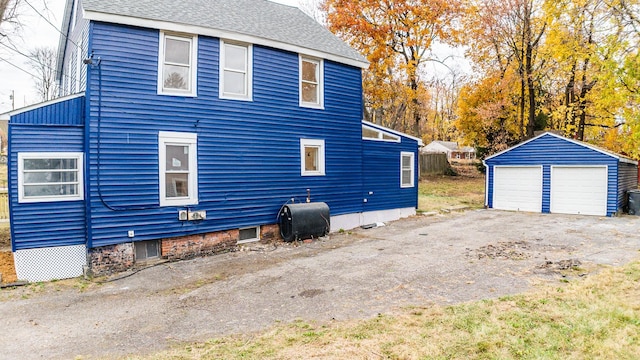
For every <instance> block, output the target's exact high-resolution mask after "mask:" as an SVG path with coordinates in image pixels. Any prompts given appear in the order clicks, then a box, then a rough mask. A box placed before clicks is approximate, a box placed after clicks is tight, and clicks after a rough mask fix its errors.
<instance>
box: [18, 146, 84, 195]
mask: <svg viewBox="0 0 640 360" xmlns="http://www.w3.org/2000/svg"><path fill="white" fill-rule="evenodd" d="M25 159H76V161H77V162H76V164H77V166H78V170H77V171H78V193H77V194H76V195H55V196H30V197H25V196H24V160H25ZM83 160H84V153H81V152H21V153H18V202H19V203H35V202H56V201H78V200H84V165H83V164H84V161H83Z"/></svg>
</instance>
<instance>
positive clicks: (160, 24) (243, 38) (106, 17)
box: [84, 11, 369, 69]
mask: <svg viewBox="0 0 640 360" xmlns="http://www.w3.org/2000/svg"><path fill="white" fill-rule="evenodd" d="M84 15H85V19H87V20H93V21H102V22H108V23H114V24H122V25H131V26H137V27H145V28H151V29H158V30H165V31H175V32H180V33H187V34H198V35H205V36H211V37H216V38H220V39H226V40H234V41H239V42H244V43H249V44H255V45H263V46H268V47H272V48H275V49H281V50H286V51H291V52H294V53H298V54H302V55H308V56H311V57H316V58H320V59H326V60H331V61H335V62H338V63H342V64H346V65H351V66H355V67H358V68H361V69H366V68H368V67H369V63H367V62H363V61H358V60H354V59H350V58H346V57H342V56H338V55H333V54H328V53H325V52H322V51H318V50H312V49H307V48H304V47H301V46H297V45H291V44H287V43H283V42H279V41H276V40H269V39H265V38H261V37H257V36H252V35H246V34H239V33H235V32H230V31H225V30H218V29H212V28H207V27H203V26H197V25H187V24H177V23H173V22H168V21H159V20H150V19H143V18H136V17H130V16H123V15H115V14H105V13H101V12H95V11H85V13H84Z"/></svg>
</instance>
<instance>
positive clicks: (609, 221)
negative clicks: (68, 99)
mask: <svg viewBox="0 0 640 360" xmlns="http://www.w3.org/2000/svg"><path fill="white" fill-rule="evenodd" d="M639 250H640V217H633V216H623V217H618V218H601V217H591V216H569V215H548V214H547V215H543V214H529V213H516V212H502V211H494V210H478V211H469V212H465V213H455V214H449V215H446V216H434V217H423V216H416V217H414V218H410V219H405V220H401V221H397V222H394V223H390V224H388V225H387V226H385V227H380V228H375V229H368V230H364V229H358V230H355V231H352V232H347V233H342V234H332V235H330V236H328V237H326V238H323V239H320V240H315V241H313V242H307V243H298V244H284V243H278V244H276V245H263V244H254V245H251V246H247V247H245V248H243V249H242V251H238V252H234V253H228V254H223V255H217V256H212V257H207V258H197V259H194V260H190V261H182V262H175V263H165V264H159V265H157V266H154V267H150V268H148V269H144V270H142V271H139V272H137V273H134V274H122V275H130V276H126V277H124V278H121V279H110V280H113V281H110V282H106V283H103V284H98V283H87V282H83V281H81V280H78V279H75V280H69V281H61V282H55V283H48V284H33V285H29V286H26V287H21V288H16V289H5V290H2V291H1V292H0V323H1V324H2V327H1V328H2V334H1V336H0V349H2V350H1V351H0V358H6V359H42V358H47V359H55V358H60V359H63V358H64V359H68V358H73V357H76V356H82V357H83V358H95V357H100V358H103V357H107V358H112V357H119V356H123V355H126V354H141V353H153V352H155V351H159V350H162V349H163V348H166V347H167V346H170V345H171V344H174V343H176V342H185V341H186V342H190V341H205V340H207V339H210V338H213V337H218V336H222V335H225V334H233V333H247V332H252V331H260V330H264V329H267V328H269V327H271V326H273V325H276V324H277V323H278V322H290V321H293V320H296V319H303V320H315V321H320V322H323V321H332V320H344V319H353V318H368V317H371V316H375V315H376V314H378V313H390V312H393V311H394V310H395V309H398V308H400V307H403V306H408V305H422V306H424V305H429V304H434V303H436V304H452V303H458V302H464V301H472V300H479V299H485V298H493V297H499V296H502V295H507V294H513V293H518V292H522V291H525V290H527V289H529V288H530V287H532V286H536V284H539V283H546V282H558V283H559V284H560V283H561V282H560V281H559V280H560V279H566V278H569V279H580V278H582V277H585V276H589V274H592V273H593V272H596V271H598V269H600V268H601V267H602V266H618V265H622V264H625V263H628V262H630V261H632V260H634V259H637V258H638V257H639V255H640V253H639V252H638V251H639Z"/></svg>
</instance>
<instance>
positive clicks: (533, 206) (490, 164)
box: [484, 133, 638, 216]
mask: <svg viewBox="0 0 640 360" xmlns="http://www.w3.org/2000/svg"><path fill="white" fill-rule="evenodd" d="M484 164H485V165H486V167H487V176H486V179H487V185H486V188H487V189H486V201H485V205H486V206H487V207H489V208H495V209H502V210H516V211H530V212H542V213H560V214H585V215H600V216H612V215H614V214H616V213H620V212H622V211H623V208H624V207H625V206H626V201H627V200H626V193H627V191H628V190H632V189H637V188H638V163H637V162H636V161H634V160H631V159H628V158H626V157H624V156H621V155H617V154H614V153H611V152H608V151H606V150H602V149H600V148H597V147H594V146H592V145H589V144H586V143H583V142H579V141H575V140H571V139H567V138H564V137H562V136H559V135H556V134H553V133H544V134H541V135H540V136H537V137H535V138H533V139H530V140H528V141H525V142H523V143H521V144H519V145H517V146H515V147H512V148H510V149H507V150H505V151H503V152H500V153H497V154H495V155H493V156H490V157H488V158H486V159H485V160H484Z"/></svg>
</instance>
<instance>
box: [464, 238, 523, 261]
mask: <svg viewBox="0 0 640 360" xmlns="http://www.w3.org/2000/svg"><path fill="white" fill-rule="evenodd" d="M529 250H531V246H530V245H529V243H527V242H526V241H507V242H499V243H497V244H495V245H494V244H488V245H485V246H481V247H479V248H478V249H476V250H471V249H467V256H472V257H473V256H477V257H478V259H484V258H489V259H501V260H524V259H529V258H530V257H531V254H530V253H529ZM472 253H473V255H472Z"/></svg>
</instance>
